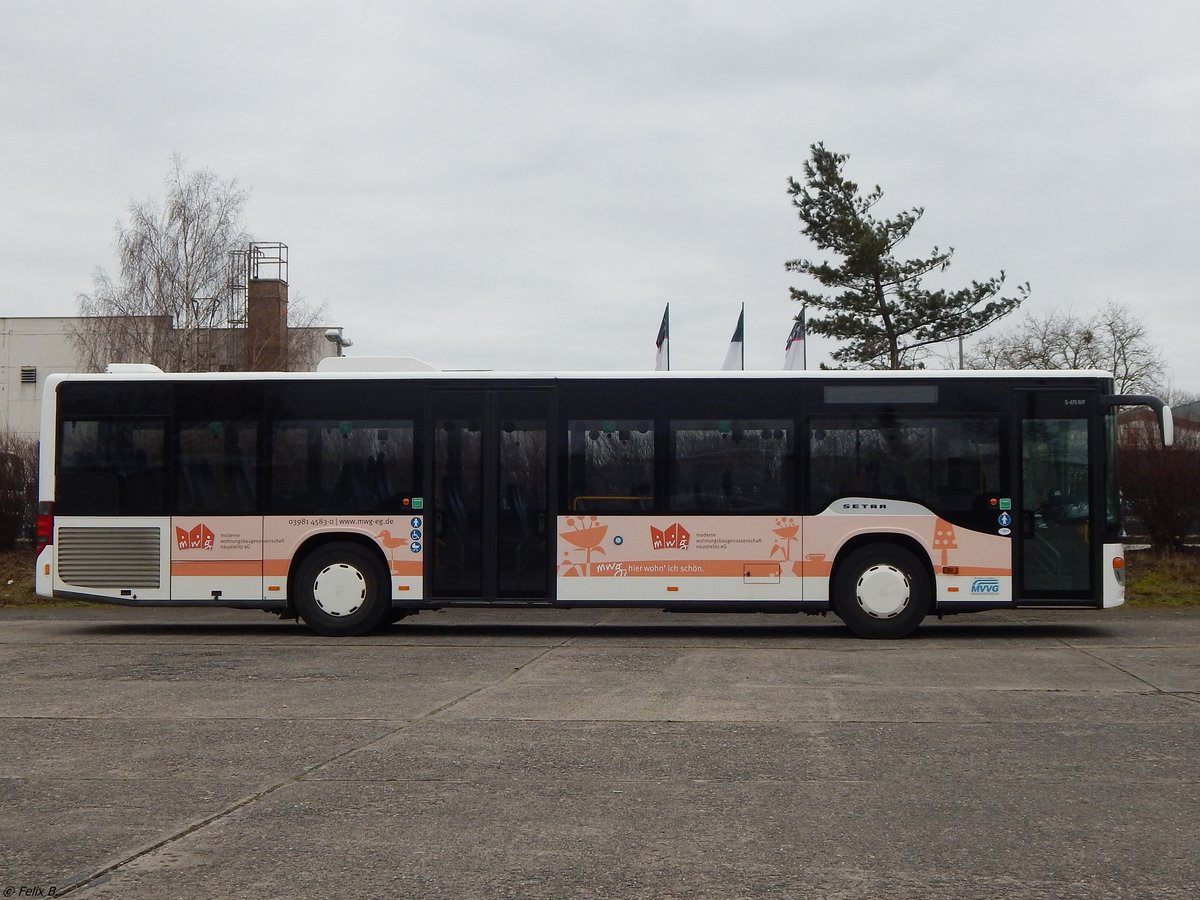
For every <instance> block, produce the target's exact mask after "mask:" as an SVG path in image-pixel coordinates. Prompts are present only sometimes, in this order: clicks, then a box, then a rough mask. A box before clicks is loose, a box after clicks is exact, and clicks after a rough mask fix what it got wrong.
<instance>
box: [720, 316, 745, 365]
mask: <svg viewBox="0 0 1200 900" xmlns="http://www.w3.org/2000/svg"><path fill="white" fill-rule="evenodd" d="M745 323H746V304H745V303H743V304H742V312H741V315H739V316H738V323H737V328H735V329H734V330H733V340H732V341H730V342H729V350H728V351H726V353H725V364H724V365H723V366H721V369H722V370H730V369H744V368H746V354H745V351H744V350H743V349H742V329H743V326H744V325H745Z"/></svg>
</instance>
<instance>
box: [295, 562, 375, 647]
mask: <svg viewBox="0 0 1200 900" xmlns="http://www.w3.org/2000/svg"><path fill="white" fill-rule="evenodd" d="M295 585H296V612H298V613H299V614H300V618H302V619H303V620H304V621H305V623H306V624H307V625H308V627H309V628H311V629H312V630H313V631H315V632H317V634H323V635H327V636H330V637H342V636H350V635H359V634H366V633H367V632H369V631H372V630H374V629H375V628H377V627H378V626H379V625H381V624H382V623H383V621H384V618H385V617H386V616H387V614H388V612H389V607H390V602H389V594H390V589H389V580H388V577H387V570H386V569H385V568H384V566H383V564H382V563H381V562H380V561H379V560H378V559H376V558H375V556H373V555H372V554H371V553H369V552H368V551H367V550H366V549H365V548H363V547H360V546H358V545H357V544H350V543H335V544H326V545H325V546H324V547H320V548H318V549H317V550H315V551H313V552H312V553H310V554H309V555H308V556H307V557H305V559H304V562H302V563H301V564H300V568H299V570H298V571H297V573H296V581H295Z"/></svg>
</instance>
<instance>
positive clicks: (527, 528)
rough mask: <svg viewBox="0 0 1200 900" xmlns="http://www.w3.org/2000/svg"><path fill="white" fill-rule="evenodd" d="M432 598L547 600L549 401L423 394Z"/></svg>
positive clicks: (540, 395) (506, 393)
mask: <svg viewBox="0 0 1200 900" xmlns="http://www.w3.org/2000/svg"><path fill="white" fill-rule="evenodd" d="M431 406H432V414H431V415H430V416H429V421H430V422H431V423H432V426H433V432H432V436H431V437H432V441H431V443H432V448H431V452H430V454H429V457H430V459H431V460H432V469H433V471H432V481H431V485H432V490H433V494H432V497H431V507H432V508H431V509H430V510H429V511H428V512H427V515H428V516H431V518H432V523H430V522H428V521H427V522H426V525H427V527H428V526H429V525H430V524H432V528H433V535H432V536H433V545H432V549H431V552H430V554H429V567H430V568H429V576H430V579H431V585H432V597H433V599H457V600H472V599H475V600H482V601H503V600H527V601H537V600H548V599H549V597H550V584H551V583H552V581H551V579H550V557H549V553H550V540H549V523H550V521H551V511H550V492H549V486H550V484H551V480H550V465H551V458H552V454H551V452H550V451H551V448H550V446H549V440H550V430H549V422H550V395H549V394H548V393H547V392H545V391H538V390H470V389H463V390H445V391H435V392H433V393H432V395H431Z"/></svg>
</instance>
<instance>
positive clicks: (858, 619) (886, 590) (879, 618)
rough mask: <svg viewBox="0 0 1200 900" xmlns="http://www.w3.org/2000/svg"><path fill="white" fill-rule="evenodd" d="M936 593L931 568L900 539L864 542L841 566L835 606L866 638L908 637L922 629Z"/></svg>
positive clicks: (845, 619) (835, 582)
mask: <svg viewBox="0 0 1200 900" xmlns="http://www.w3.org/2000/svg"><path fill="white" fill-rule="evenodd" d="M932 596H933V591H932V586H931V583H930V577H929V571H928V569H927V568H926V567H925V566H924V565H922V564H921V562H920V560H918V559H917V557H916V556H915V555H914V554H913V553H911V552H910V551H908V550H905V549H904V548H903V547H898V546H896V545H895V544H869V545H867V546H865V547H859V548H858V549H857V550H854V551H852V552H851V553H850V555H849V556H847V557H846V558H845V559H844V560H843V561H842V563H841V564H840V565H839V566H838V570H837V575H836V576H835V578H834V582H833V606H834V611H835V612H837V614H838V617H839V618H840V619H841V620H842V621H843V622H845V623H846V626H847V627H848V628H849V629H850V630H851V631H853V632H854V633H855V634H857V635H858V636H859V637H865V638H902V637H905V636H907V635H909V634H912V632H913V631H914V630H915V629H916V627H917V626H918V625H920V624H921V620H922V619H924V618H925V614H926V613H927V612H928V611H929V607H930V601H931V599H932Z"/></svg>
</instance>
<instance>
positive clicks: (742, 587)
mask: <svg viewBox="0 0 1200 900" xmlns="http://www.w3.org/2000/svg"><path fill="white" fill-rule="evenodd" d="M858 538H870V539H872V540H878V541H888V540H901V541H904V542H906V543H908V545H910V546H911V545H916V546H918V547H920V548H922V549H923V550H924V552H925V553H926V555H927V558H928V560H929V563H930V568H931V569H932V571H933V573H934V576H935V585H936V593H935V599H936V601H937V602H939V603H954V604H962V603H978V604H979V608H981V609H983V608H986V607H989V606H996V605H1004V604H1008V603H1011V602H1012V596H1013V594H1012V590H1013V588H1012V544H1011V541H1010V540H1009V539H1008V538H1007V537H1004V536H1001V535H998V534H997V535H989V534H981V533H979V532H975V531H971V530H969V529H964V528H958V527H955V526H953V525H951V524H950V523H948V522H945V521H944V520H942V519H940V518H938V517H937V516H935V515H934V514H933V513H932V512H930V511H929V510H928V509H926V508H925V507H922V506H919V505H918V504H914V503H904V502H898V501H879V500H871V499H869V498H846V499H845V500H839V501H837V502H836V503H835V504H833V505H831V507H830V508H829V509H828V510H826V511H825V512H823V513H821V514H820V515H817V516H813V517H811V518H808V519H804V520H801V519H800V518H799V517H793V516H786V515H780V516H737V517H734V516H686V515H684V516H584V515H576V516H560V517H559V519H558V547H557V553H556V560H557V563H558V565H557V572H556V574H557V588H558V600H559V602H560V603H570V602H572V601H577V602H588V603H603V602H618V603H619V602H645V603H646V604H648V605H653V604H657V603H668V604H671V603H686V602H687V601H738V602H745V603H746V605H747V606H748V607H754V606H755V605H756V604H757V603H764V604H768V603H769V604H778V603H787V602H801V601H803V602H805V603H807V604H811V603H822V602H823V603H828V602H829V601H830V599H831V598H830V575H831V574H832V571H833V566H834V563H835V561H836V560H837V557H838V554H839V552H840V551H841V549H842V548H843V547H845V546H846V545H847V544H848V543H849V542H851V541H853V540H855V539H858Z"/></svg>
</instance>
